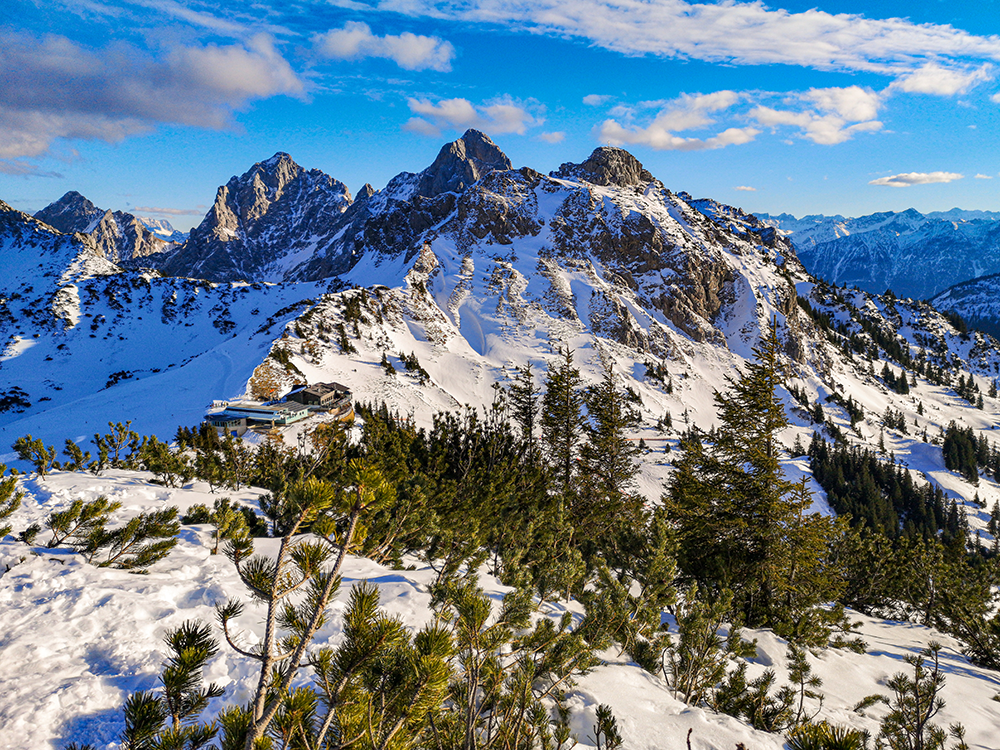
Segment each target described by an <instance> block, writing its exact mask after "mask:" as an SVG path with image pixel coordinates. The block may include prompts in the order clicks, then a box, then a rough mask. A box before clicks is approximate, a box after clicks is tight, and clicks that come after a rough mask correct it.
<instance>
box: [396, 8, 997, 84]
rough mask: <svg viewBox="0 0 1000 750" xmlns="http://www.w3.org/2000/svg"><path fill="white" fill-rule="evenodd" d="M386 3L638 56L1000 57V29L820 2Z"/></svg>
mask: <svg viewBox="0 0 1000 750" xmlns="http://www.w3.org/2000/svg"><path fill="white" fill-rule="evenodd" d="M378 7H379V9H380V10H384V11H391V12H398V13H403V14H405V15H409V16H429V17H434V18H439V19H448V20H457V21H465V22H480V23H495V24H503V25H507V26H514V27H517V28H526V29H528V30H530V31H533V32H536V33H549V34H553V35H564V36H571V37H577V38H582V39H586V40H588V41H590V42H591V43H593V44H595V45H597V46H600V47H604V48H605V49H610V50H615V51H618V52H622V53H625V54H630V55H635V54H653V55H660V56H664V57H679V58H689V59H695V60H706V61H711V62H727V63H746V64H754V65H761V64H773V63H785V64H790V65H800V66H805V67H810V68H816V69H822V70H830V69H839V70H865V71H876V72H882V73H888V74H891V75H894V76H900V75H906V74H908V73H912V72H914V71H917V70H919V69H920V68H921V66H922V65H923V64H924V63H927V62H928V61H935V62H936V64H937V65H939V66H941V67H943V68H949V67H957V68H958V69H960V70H961V69H962V66H963V65H967V61H968V60H984V61H991V60H992V61H996V60H1000V37H997V36H977V35H974V34H970V33H968V32H966V31H962V30H961V29H956V28H954V27H952V26H948V25H938V24H918V23H914V22H912V21H909V20H906V19H902V18H888V19H873V18H866V17H864V16H861V15H856V14H847V13H840V14H832V13H827V12H824V11H821V10H816V9H813V10H807V11H804V12H801V13H791V12H789V11H787V10H781V9H771V8H769V7H768V6H767V5H765V4H764V3H763V2H735V1H734V0H729V1H727V2H719V3H714V2H701V3H692V2H686V1H685V0H657V1H656V2H642V1H640V0H572V2H568V1H567V0H381V2H380V3H379V5H378ZM875 7H877V6H875Z"/></svg>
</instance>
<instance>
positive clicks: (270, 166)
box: [255, 151, 298, 171]
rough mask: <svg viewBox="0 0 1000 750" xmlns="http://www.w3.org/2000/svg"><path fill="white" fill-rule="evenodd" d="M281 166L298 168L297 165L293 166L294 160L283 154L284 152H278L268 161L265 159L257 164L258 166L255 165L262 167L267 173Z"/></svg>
mask: <svg viewBox="0 0 1000 750" xmlns="http://www.w3.org/2000/svg"><path fill="white" fill-rule="evenodd" d="M281 164H289V165H295V166H298V165H297V164H295V160H294V159H293V158H292V157H291V156H290V155H289V154H287V153H285V152H284V151H278V152H277V153H276V154H275V155H274V156H272V157H271V158H270V159H265V160H264V161H262V162H259V164H257V165H255V166H260V167H263V168H264V169H266V170H268V171H274V169H275V167H277V166H279V165H281Z"/></svg>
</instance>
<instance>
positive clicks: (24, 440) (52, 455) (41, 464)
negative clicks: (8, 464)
mask: <svg viewBox="0 0 1000 750" xmlns="http://www.w3.org/2000/svg"><path fill="white" fill-rule="evenodd" d="M11 447H12V448H13V449H14V452H15V453H17V457H18V458H19V459H21V460H22V461H29V462H31V463H32V464H34V466H35V471H37V472H38V478H39V479H45V475H46V474H48V473H49V471H50V470H51V469H52V467H53V466H54V465H55V460H56V455H57V454H56V449H55V447H53V446H51V445H50V446H49V447H48V448H46V447H45V443H43V442H42V439H41V438H33V437H31V435H25V436H23V437H19V438H18V439H17V440H15V441H14V444H13V445H12V446H11Z"/></svg>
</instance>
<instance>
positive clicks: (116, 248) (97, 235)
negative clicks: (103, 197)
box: [35, 190, 171, 267]
mask: <svg viewBox="0 0 1000 750" xmlns="http://www.w3.org/2000/svg"><path fill="white" fill-rule="evenodd" d="M35 218H36V219H38V220H39V221H44V222H45V223H46V224H48V225H49V226H50V227H53V228H54V229H57V230H59V231H60V232H63V233H65V234H73V233H74V232H80V233H82V234H87V235H90V237H91V238H92V239H93V240H94V247H95V248H96V251H97V253H98V254H99V255H100V256H101V257H103V258H106V259H107V260H109V261H111V262H112V263H116V264H118V265H121V266H123V267H129V266H139V265H143V264H144V263H147V264H148V263H152V262H155V261H154V258H153V257H152V256H158V255H159V254H160V253H163V252H164V251H166V250H169V249H170V247H171V245H170V243H168V242H167V241H165V240H163V239H161V238H160V237H157V236H156V235H155V234H153V232H151V231H150V230H149V229H148V228H147V227H146V226H145V225H144V224H143V223H142V222H141V221H140V220H139V219H138V218H136V217H135V216H133V215H132V214H129V213H125V212H124V211H106V210H104V209H102V208H98V207H97V206H95V205H94V204H93V203H91V202H90V201H89V200H87V199H86V198H85V197H83V196H82V195H81V194H80V193H78V192H76V191H75V190H71V191H70V192H68V193H66V194H65V195H64V196H63V197H62V198H60V199H59V200H57V201H56V202H54V203H51V204H49V205H48V206H46V207H45V208H43V209H42V210H41V211H39V212H38V213H36V214H35Z"/></svg>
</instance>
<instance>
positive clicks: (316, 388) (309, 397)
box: [285, 383, 351, 409]
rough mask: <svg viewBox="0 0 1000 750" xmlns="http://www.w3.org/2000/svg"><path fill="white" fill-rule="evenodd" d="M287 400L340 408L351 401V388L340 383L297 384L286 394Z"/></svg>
mask: <svg viewBox="0 0 1000 750" xmlns="http://www.w3.org/2000/svg"><path fill="white" fill-rule="evenodd" d="M285 399H286V400H287V401H297V402H298V403H300V404H304V405H305V406H321V407H323V408H325V409H339V408H341V407H342V406H344V405H345V404H349V403H350V401H351V390H350V389H349V388H348V387H347V386H346V385H341V384H340V383H314V384H313V385H300V386H296V387H295V388H293V389H292V390H291V392H290V393H289V394H288V395H287V396H285Z"/></svg>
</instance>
